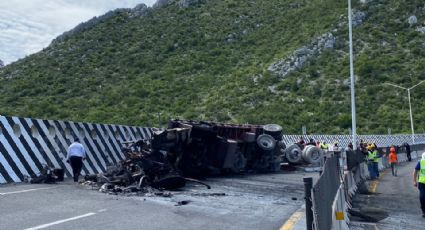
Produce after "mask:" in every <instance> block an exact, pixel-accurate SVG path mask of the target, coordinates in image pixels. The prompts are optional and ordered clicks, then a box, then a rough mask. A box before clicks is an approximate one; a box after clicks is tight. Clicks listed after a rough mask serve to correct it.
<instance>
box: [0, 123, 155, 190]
mask: <svg viewBox="0 0 425 230" xmlns="http://www.w3.org/2000/svg"><path fill="white" fill-rule="evenodd" d="M151 134H152V130H151V129H150V128H140V127H132V126H122V125H104V124H93V123H80V122H68V121H55V120H41V119H32V118H21V117H8V116H0V184H2V183H11V182H22V181H23V180H24V176H32V175H38V174H39V173H40V171H41V170H42V169H43V165H45V164H47V165H49V166H51V167H55V168H63V169H65V177H71V175H72V174H71V172H72V169H71V167H70V165H69V164H67V163H66V162H65V160H66V154H67V148H68V146H69V145H70V144H71V143H72V142H73V141H74V138H75V137H78V138H79V139H80V142H81V144H83V146H84V147H85V149H86V151H87V159H86V161H84V165H83V170H82V174H83V175H84V174H93V173H100V172H105V170H106V167H107V166H108V165H112V164H116V163H117V162H119V161H120V160H122V159H124V156H123V154H122V152H121V148H122V147H123V146H122V145H121V142H123V141H131V140H140V139H148V138H150V137H151Z"/></svg>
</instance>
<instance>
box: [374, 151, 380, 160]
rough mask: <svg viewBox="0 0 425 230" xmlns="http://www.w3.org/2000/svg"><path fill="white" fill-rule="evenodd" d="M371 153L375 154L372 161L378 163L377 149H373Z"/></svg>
mask: <svg viewBox="0 0 425 230" xmlns="http://www.w3.org/2000/svg"><path fill="white" fill-rule="evenodd" d="M373 153H374V155H375V158H374V159H373V162H376V163H378V162H379V158H378V151H377V150H375V151H373Z"/></svg>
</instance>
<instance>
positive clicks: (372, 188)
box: [370, 171, 386, 193]
mask: <svg viewBox="0 0 425 230" xmlns="http://www.w3.org/2000/svg"><path fill="white" fill-rule="evenodd" d="M385 174H386V171H383V172H381V175H379V177H378V178H377V179H376V180H374V181H372V183H371V185H370V191H371V192H372V193H375V192H376V189H377V188H378V184H379V179H380V178H382V177H383V176H384V175H385Z"/></svg>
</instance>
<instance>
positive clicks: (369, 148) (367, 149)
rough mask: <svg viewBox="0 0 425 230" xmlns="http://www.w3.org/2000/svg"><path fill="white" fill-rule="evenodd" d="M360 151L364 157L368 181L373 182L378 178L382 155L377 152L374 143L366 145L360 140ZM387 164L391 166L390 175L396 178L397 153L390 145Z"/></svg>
mask: <svg viewBox="0 0 425 230" xmlns="http://www.w3.org/2000/svg"><path fill="white" fill-rule="evenodd" d="M359 149H360V151H361V152H362V153H363V154H364V155H365V156H366V159H367V166H368V170H369V175H370V179H371V180H374V179H376V178H378V177H379V158H382V155H381V154H380V153H379V151H378V146H377V145H376V143H366V142H363V140H360V145H359ZM388 163H389V165H390V166H391V173H392V175H393V176H397V163H398V158H397V153H396V147H395V146H394V145H392V146H391V147H390V151H389V153H388Z"/></svg>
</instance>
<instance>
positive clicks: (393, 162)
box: [389, 146, 398, 176]
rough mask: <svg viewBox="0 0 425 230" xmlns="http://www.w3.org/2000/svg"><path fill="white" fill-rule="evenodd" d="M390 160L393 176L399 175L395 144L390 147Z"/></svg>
mask: <svg viewBox="0 0 425 230" xmlns="http://www.w3.org/2000/svg"><path fill="white" fill-rule="evenodd" d="M389 162H390V165H391V173H392V174H393V176H397V162H398V159H397V153H396V152H395V148H394V146H391V148H390V156H389Z"/></svg>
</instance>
